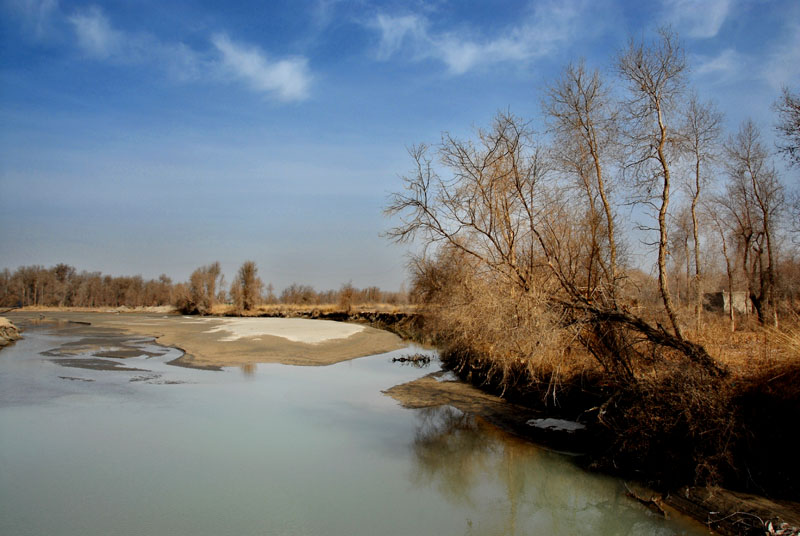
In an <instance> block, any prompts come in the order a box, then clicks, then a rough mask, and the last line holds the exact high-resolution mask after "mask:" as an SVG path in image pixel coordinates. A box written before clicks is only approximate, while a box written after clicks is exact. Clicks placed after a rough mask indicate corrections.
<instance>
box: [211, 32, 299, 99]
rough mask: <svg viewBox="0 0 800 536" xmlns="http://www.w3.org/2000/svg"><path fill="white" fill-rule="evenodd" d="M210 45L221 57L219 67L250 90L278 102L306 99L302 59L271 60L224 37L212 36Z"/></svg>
mask: <svg viewBox="0 0 800 536" xmlns="http://www.w3.org/2000/svg"><path fill="white" fill-rule="evenodd" d="M211 42H212V43H213V44H214V46H215V47H216V48H217V50H218V51H219V52H220V54H221V66H222V67H223V68H224V69H225V70H226V71H228V72H230V73H231V74H233V75H234V76H235V77H237V78H239V79H241V80H244V81H245V82H247V83H248V84H249V85H250V86H251V87H252V88H253V89H254V90H256V91H259V92H263V93H274V94H277V96H278V97H279V98H280V99H282V100H303V99H305V98H307V97H308V89H309V86H310V84H311V75H310V73H309V70H308V60H306V59H305V58H289V59H283V60H277V61H272V60H270V59H268V58H267V56H266V55H265V54H264V52H262V51H261V50H260V49H258V48H257V47H248V46H244V45H240V44H238V43H234V42H233V41H231V40H230V38H228V36H227V35H225V34H218V35H215V36H214V37H213V38H212V40H211Z"/></svg>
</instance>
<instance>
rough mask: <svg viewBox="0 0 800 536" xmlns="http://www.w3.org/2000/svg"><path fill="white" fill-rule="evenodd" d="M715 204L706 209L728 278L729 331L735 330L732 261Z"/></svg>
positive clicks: (724, 227) (725, 234)
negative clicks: (717, 238)
mask: <svg viewBox="0 0 800 536" xmlns="http://www.w3.org/2000/svg"><path fill="white" fill-rule="evenodd" d="M715 208H716V207H715V206H714V205H711V207H710V208H708V209H707V212H708V215H709V218H710V219H711V221H712V222H713V225H714V230H715V231H716V232H717V236H718V237H719V242H720V246H721V248H722V257H723V258H724V259H725V275H726V277H727V280H728V317H729V318H730V326H731V332H734V331H736V316H735V313H734V310H735V307H734V306H733V263H732V262H731V256H730V254H729V253H728V237H727V232H726V226H725V225H724V224H723V222H722V217H721V216H720V213H719V212H718V211H717V210H715Z"/></svg>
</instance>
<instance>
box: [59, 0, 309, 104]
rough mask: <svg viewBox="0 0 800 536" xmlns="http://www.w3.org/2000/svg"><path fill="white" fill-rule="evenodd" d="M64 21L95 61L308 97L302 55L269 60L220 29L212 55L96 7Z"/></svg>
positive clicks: (213, 40)
mask: <svg viewBox="0 0 800 536" xmlns="http://www.w3.org/2000/svg"><path fill="white" fill-rule="evenodd" d="M53 1H54V0H53ZM66 20H67V21H68V22H69V24H70V25H71V26H72V29H73V30H74V32H75V38H76V39H77V45H78V47H79V48H80V49H81V50H82V51H83V52H84V53H85V54H86V55H87V56H89V57H92V58H95V59H98V60H104V61H112V62H116V63H121V64H131V63H137V64H145V65H152V66H155V67H157V68H159V69H162V70H163V71H164V72H166V73H167V74H168V75H169V76H170V77H172V78H175V79H177V80H180V81H189V80H191V81H198V80H203V79H205V80H214V79H217V80H218V79H219V78H220V77H221V76H224V77H227V78H230V77H231V76H233V77H234V78H236V79H238V80H240V81H243V82H245V83H246V84H247V85H248V86H249V87H250V88H251V89H253V90H254V91H256V92H259V93H265V94H269V95H274V96H275V97H277V98H278V99H280V100H284V101H291V100H303V99H305V98H307V97H308V93H309V87H310V85H311V74H310V72H309V68H308V60H307V59H306V58H302V57H290V58H285V59H269V58H268V57H267V55H266V54H265V53H264V52H263V51H261V50H260V49H258V48H256V47H248V46H244V45H241V44H238V43H236V42H234V41H232V40H231V39H230V38H229V37H228V36H227V35H225V34H218V35H214V36H212V37H211V45H213V50H214V52H215V54H212V53H210V51H205V52H203V51H198V50H197V49H195V48H192V47H190V46H188V45H186V44H184V43H181V42H165V41H161V40H159V39H158V38H156V37H155V36H153V35H151V34H147V33H132V32H126V31H124V30H120V29H118V28H115V27H114V26H113V25H112V23H111V21H110V20H109V19H108V17H107V16H106V14H105V13H104V12H103V10H102V9H101V8H100V7H97V6H91V7H89V8H86V9H82V10H79V11H76V12H75V13H73V14H72V15H70V16H68V17H66Z"/></svg>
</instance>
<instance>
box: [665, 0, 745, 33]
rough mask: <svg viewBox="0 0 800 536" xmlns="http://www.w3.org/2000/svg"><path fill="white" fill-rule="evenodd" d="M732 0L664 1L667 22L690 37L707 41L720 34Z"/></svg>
mask: <svg viewBox="0 0 800 536" xmlns="http://www.w3.org/2000/svg"><path fill="white" fill-rule="evenodd" d="M731 4H732V0H663V5H664V16H665V19H666V21H667V22H669V23H671V24H674V25H675V26H677V27H678V29H679V30H680V31H681V33H685V34H686V35H688V36H689V37H696V38H702V39H707V38H710V37H714V36H715V35H717V33H719V30H720V28H722V25H723V24H724V23H725V19H727V18H728V13H729V12H730V8H731Z"/></svg>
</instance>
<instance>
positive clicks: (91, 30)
mask: <svg viewBox="0 0 800 536" xmlns="http://www.w3.org/2000/svg"><path fill="white" fill-rule="evenodd" d="M68 20H69V22H70V23H71V24H72V26H73V27H74V28H75V35H76V36H77V38H78V45H79V46H80V48H81V49H82V50H83V51H84V52H86V53H87V54H88V55H90V56H92V57H95V58H100V59H104V58H108V57H110V56H114V55H117V54H119V53H120V48H121V46H122V45H123V43H125V42H129V40H128V39H126V38H125V36H123V34H122V32H119V31H117V30H115V29H114V28H112V27H111V23H110V22H109V20H108V18H107V17H106V16H105V14H104V13H103V11H102V10H101V9H100V8H99V7H97V6H91V7H89V8H87V9H84V10H81V11H78V12H76V13H75V14H73V15H71V16H70V17H68Z"/></svg>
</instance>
